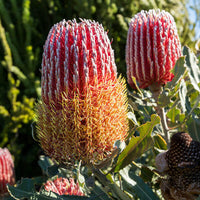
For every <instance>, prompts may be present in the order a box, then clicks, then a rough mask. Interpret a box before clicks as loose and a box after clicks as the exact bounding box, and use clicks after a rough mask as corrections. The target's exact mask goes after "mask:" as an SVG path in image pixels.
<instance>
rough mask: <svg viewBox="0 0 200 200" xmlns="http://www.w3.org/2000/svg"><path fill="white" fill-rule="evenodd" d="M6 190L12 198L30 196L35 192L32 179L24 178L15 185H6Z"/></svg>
mask: <svg viewBox="0 0 200 200" xmlns="http://www.w3.org/2000/svg"><path fill="white" fill-rule="evenodd" d="M7 188H8V191H9V193H10V194H11V196H12V197H13V198H15V199H16V198H18V199H21V198H30V197H31V196H32V195H33V192H35V187H34V184H33V180H31V179H28V178H24V179H22V181H21V184H19V185H18V186H17V187H14V186H11V185H7Z"/></svg>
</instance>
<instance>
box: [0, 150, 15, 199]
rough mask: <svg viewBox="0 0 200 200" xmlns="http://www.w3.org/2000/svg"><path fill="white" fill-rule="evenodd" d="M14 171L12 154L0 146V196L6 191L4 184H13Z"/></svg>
mask: <svg viewBox="0 0 200 200" xmlns="http://www.w3.org/2000/svg"><path fill="white" fill-rule="evenodd" d="M14 183H15V173H14V163H13V159H12V156H11V154H10V152H9V151H8V149H7V148H4V149H2V148H0V196H1V195H4V194H5V193H7V188H6V185H7V184H10V185H14Z"/></svg>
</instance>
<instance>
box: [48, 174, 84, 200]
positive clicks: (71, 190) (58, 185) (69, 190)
mask: <svg viewBox="0 0 200 200" xmlns="http://www.w3.org/2000/svg"><path fill="white" fill-rule="evenodd" d="M44 189H45V190H46V191H52V192H55V193H57V194H59V195H76V196H85V195H84V193H83V192H82V191H81V189H80V187H79V184H78V182H77V183H75V182H74V179H72V178H70V179H69V180H68V179H67V178H62V177H60V178H56V179H55V180H53V181H47V182H46V183H45V185H44Z"/></svg>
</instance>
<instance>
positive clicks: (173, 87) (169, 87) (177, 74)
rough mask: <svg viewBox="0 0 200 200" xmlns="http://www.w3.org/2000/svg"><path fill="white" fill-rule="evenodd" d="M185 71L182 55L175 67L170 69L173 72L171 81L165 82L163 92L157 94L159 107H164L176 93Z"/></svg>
mask: <svg viewBox="0 0 200 200" xmlns="http://www.w3.org/2000/svg"><path fill="white" fill-rule="evenodd" d="M185 71H186V66H185V57H183V56H182V57H180V58H179V59H178V60H177V61H176V64H175V67H174V68H173V69H172V70H171V72H172V73H173V74H174V78H173V79H172V81H169V82H167V84H166V85H165V87H164V90H163V92H162V93H161V94H160V96H159V105H160V106H161V107H165V106H167V105H169V104H170V102H171V98H172V97H173V96H174V95H175V94H176V92H177V91H178V89H179V87H180V83H181V80H182V79H183V77H184V74H185Z"/></svg>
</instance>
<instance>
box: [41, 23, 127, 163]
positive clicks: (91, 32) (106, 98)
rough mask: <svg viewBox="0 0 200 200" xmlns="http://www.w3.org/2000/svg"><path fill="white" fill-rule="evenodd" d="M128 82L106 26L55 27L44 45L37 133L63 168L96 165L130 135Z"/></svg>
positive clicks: (86, 24) (73, 24)
mask: <svg viewBox="0 0 200 200" xmlns="http://www.w3.org/2000/svg"><path fill="white" fill-rule="evenodd" d="M125 92H126V88H125V81H124V80H123V79H121V78H117V71H116V65H115V62H114V52H113V50H112V48H111V44H110V41H109V38H108V36H107V33H106V32H105V31H104V29H103V27H102V25H100V24H98V23H96V22H94V21H90V20H81V22H80V23H77V22H76V21H75V20H73V21H65V20H63V21H62V22H60V23H58V24H56V25H54V26H53V27H52V29H51V30H50V32H49V35H48V37H47V40H46V43H45V45H44V53H43V60H42V102H41V103H40V104H38V106H37V133H38V138H39V142H40V144H41V147H42V148H43V150H44V151H45V153H46V154H47V155H49V156H50V157H52V158H54V159H56V160H57V161H59V162H62V163H65V162H70V163H73V162H74V161H75V160H83V161H84V162H86V163H87V162H96V161H100V160H103V159H104V158H106V157H107V156H108V155H110V154H111V153H112V152H113V145H114V143H115V141H116V140H124V139H125V137H126V134H127V129H128V128H127V120H126V114H127V99H126V98H127V97H126V94H125Z"/></svg>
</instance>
